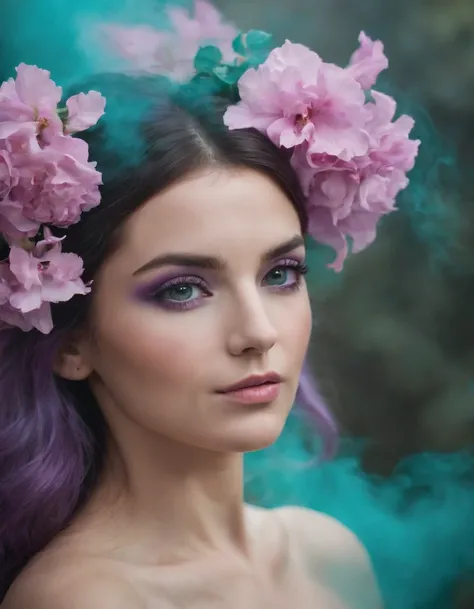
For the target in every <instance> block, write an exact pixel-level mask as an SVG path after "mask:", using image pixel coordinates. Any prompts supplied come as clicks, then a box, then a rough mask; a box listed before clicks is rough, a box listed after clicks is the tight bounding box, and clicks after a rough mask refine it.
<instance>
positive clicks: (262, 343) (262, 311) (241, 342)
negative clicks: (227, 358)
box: [228, 290, 278, 356]
mask: <svg viewBox="0 0 474 609" xmlns="http://www.w3.org/2000/svg"><path fill="white" fill-rule="evenodd" d="M231 316H232V317H231V330H230V332H229V335H228V350H229V353H230V354H231V355H234V356H238V355H241V354H243V353H248V352H252V351H253V352H255V353H258V354H265V353H267V352H268V351H270V349H271V348H272V347H273V346H274V345H275V343H276V341H277V337H278V335H277V330H276V327H275V325H274V324H273V323H272V320H271V319H270V316H269V314H268V311H267V308H266V306H265V302H264V300H263V299H262V297H261V295H259V294H258V293H256V291H253V290H252V291H251V292H250V293H247V294H246V295H244V296H235V298H234V307H232V313H231Z"/></svg>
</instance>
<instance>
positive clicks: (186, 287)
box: [160, 283, 200, 302]
mask: <svg viewBox="0 0 474 609" xmlns="http://www.w3.org/2000/svg"><path fill="white" fill-rule="evenodd" d="M196 292H197V294H196ZM199 295H200V294H199V288H198V287H197V286H195V285H191V284H189V283H182V284H180V285H176V286H173V287H172V288H167V289H166V290H163V292H161V294H160V298H161V299H162V300H172V301H174V302H187V301H189V300H192V298H193V296H194V298H196V297H199Z"/></svg>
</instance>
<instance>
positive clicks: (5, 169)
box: [0, 148, 18, 201]
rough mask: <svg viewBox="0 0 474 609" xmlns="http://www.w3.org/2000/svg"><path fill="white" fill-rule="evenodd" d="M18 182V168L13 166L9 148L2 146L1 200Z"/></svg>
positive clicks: (0, 152)
mask: <svg viewBox="0 0 474 609" xmlns="http://www.w3.org/2000/svg"><path fill="white" fill-rule="evenodd" d="M17 184H18V170H17V169H16V168H15V167H13V164H12V160H11V157H10V153H9V152H8V150H2V149H1V148H0V201H1V200H2V199H5V198H6V197H8V195H9V194H10V191H11V189H12V188H14V187H15V186H16V185H17Z"/></svg>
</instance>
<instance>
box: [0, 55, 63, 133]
mask: <svg viewBox="0 0 474 609" xmlns="http://www.w3.org/2000/svg"><path fill="white" fill-rule="evenodd" d="M16 72H17V77H16V79H15V80H14V79H13V78H10V79H9V80H7V81H6V82H4V83H3V84H2V86H1V87H0V123H3V129H6V128H8V124H9V123H30V124H33V125H34V126H35V130H36V131H37V132H38V133H39V132H40V131H41V132H42V133H45V135H46V137H50V136H51V135H54V134H55V133H59V132H61V131H62V129H63V125H62V122H61V119H60V118H59V116H58V114H57V105H58V103H59V102H60V100H61V96H62V89H61V87H58V86H56V85H55V83H54V82H53V81H52V80H51V78H50V73H49V72H48V71H47V70H41V69H40V68H37V67H36V66H29V65H26V64H24V63H22V64H20V65H19V66H18V67H17V68H16ZM0 139H3V138H2V137H1V136H0Z"/></svg>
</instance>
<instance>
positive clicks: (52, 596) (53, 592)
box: [0, 557, 144, 609]
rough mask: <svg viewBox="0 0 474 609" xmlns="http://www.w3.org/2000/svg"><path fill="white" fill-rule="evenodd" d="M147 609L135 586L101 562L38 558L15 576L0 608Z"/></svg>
mask: <svg viewBox="0 0 474 609" xmlns="http://www.w3.org/2000/svg"><path fill="white" fill-rule="evenodd" d="M25 607H28V609H52V608H53V607H54V609H144V605H143V603H142V601H141V599H140V598H139V596H138V594H137V593H136V592H135V590H134V589H133V587H132V586H131V585H130V584H128V583H127V582H125V581H124V580H122V579H121V578H119V577H117V576H116V575H114V574H113V573H111V572H110V570H108V569H107V568H104V566H103V565H102V564H101V563H100V562H99V561H97V562H94V561H85V560H73V561H69V562H67V563H66V562H64V563H63V564H62V565H61V564H59V563H58V561H57V560H55V559H53V560H51V559H50V558H49V557H48V558H47V559H46V560H39V561H38V562H35V564H33V565H32V566H31V567H28V568H26V569H25V570H24V571H23V573H21V574H20V575H19V577H18V578H17V579H16V580H15V582H14V583H13V585H12V587H11V588H10V590H9V591H8V593H7V596H6V597H5V599H4V601H3V603H2V604H1V606H0V609H25Z"/></svg>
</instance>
